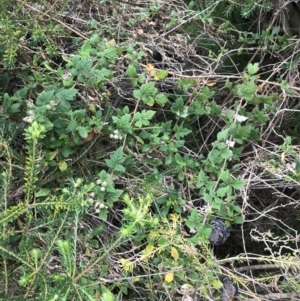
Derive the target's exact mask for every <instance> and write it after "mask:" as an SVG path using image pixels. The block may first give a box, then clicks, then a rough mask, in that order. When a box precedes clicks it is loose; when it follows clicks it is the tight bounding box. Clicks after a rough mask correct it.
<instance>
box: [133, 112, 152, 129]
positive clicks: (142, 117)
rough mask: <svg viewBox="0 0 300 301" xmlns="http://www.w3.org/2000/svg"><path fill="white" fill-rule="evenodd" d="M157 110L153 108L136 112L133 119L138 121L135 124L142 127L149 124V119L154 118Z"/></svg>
mask: <svg viewBox="0 0 300 301" xmlns="http://www.w3.org/2000/svg"><path fill="white" fill-rule="evenodd" d="M155 113H156V112H155V111H152V110H147V111H146V110H143V111H142V112H137V113H135V114H134V116H133V119H134V120H135V121H136V123H135V125H136V126H137V127H139V128H141V127H142V126H143V125H144V126H147V125H149V124H150V122H149V120H151V119H152V117H153V116H154V114H155Z"/></svg>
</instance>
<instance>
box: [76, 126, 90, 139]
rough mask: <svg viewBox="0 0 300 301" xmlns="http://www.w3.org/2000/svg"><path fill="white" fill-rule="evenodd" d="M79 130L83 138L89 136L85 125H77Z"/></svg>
mask: <svg viewBox="0 0 300 301" xmlns="http://www.w3.org/2000/svg"><path fill="white" fill-rule="evenodd" d="M76 130H77V132H78V134H79V136H80V137H81V138H86V137H87V136H88V134H89V133H88V131H87V129H86V128H85V127H83V126H79V127H77V129H76Z"/></svg>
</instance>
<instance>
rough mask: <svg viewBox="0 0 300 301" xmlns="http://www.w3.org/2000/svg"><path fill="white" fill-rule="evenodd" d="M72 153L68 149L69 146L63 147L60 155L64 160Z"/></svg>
mask: <svg viewBox="0 0 300 301" xmlns="http://www.w3.org/2000/svg"><path fill="white" fill-rule="evenodd" d="M71 152H72V149H71V148H70V146H69V145H66V144H65V145H64V146H63V148H62V150H61V154H62V155H63V156H64V158H68V157H69V156H70V154H71Z"/></svg>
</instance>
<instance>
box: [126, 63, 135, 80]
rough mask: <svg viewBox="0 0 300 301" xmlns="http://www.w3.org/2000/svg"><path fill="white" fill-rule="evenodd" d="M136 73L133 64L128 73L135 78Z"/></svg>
mask: <svg viewBox="0 0 300 301" xmlns="http://www.w3.org/2000/svg"><path fill="white" fill-rule="evenodd" d="M136 74H137V73H136V68H135V67H134V66H133V65H129V66H128V68H127V70H126V75H128V76H129V77H130V78H135V77H136Z"/></svg>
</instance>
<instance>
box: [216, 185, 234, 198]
mask: <svg viewBox="0 0 300 301" xmlns="http://www.w3.org/2000/svg"><path fill="white" fill-rule="evenodd" d="M230 190H231V189H230V187H229V186H226V187H220V188H218V190H217V196H218V197H224V196H225V195H226V194H227V195H228V194H230Z"/></svg>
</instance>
